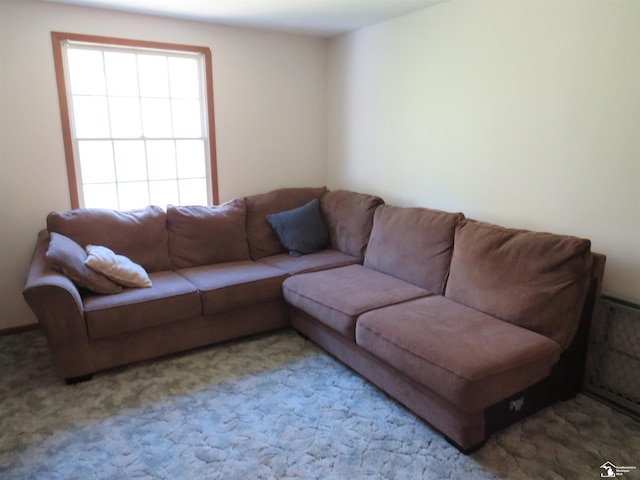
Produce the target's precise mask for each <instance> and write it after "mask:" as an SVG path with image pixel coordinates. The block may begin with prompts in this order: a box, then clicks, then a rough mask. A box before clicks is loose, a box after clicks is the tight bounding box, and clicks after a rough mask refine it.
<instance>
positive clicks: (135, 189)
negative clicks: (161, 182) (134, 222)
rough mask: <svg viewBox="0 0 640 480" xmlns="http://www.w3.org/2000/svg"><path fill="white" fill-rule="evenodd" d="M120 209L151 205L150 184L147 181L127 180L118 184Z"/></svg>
mask: <svg viewBox="0 0 640 480" xmlns="http://www.w3.org/2000/svg"><path fill="white" fill-rule="evenodd" d="M118 193H119V195H120V209H121V210H131V209H134V208H144V207H146V206H147V205H149V186H148V184H147V182H125V183H119V184H118Z"/></svg>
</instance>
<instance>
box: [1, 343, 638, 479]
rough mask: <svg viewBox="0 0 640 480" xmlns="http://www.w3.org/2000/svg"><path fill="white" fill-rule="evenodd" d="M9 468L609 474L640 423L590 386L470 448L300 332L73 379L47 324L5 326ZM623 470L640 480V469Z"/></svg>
mask: <svg viewBox="0 0 640 480" xmlns="http://www.w3.org/2000/svg"><path fill="white" fill-rule="evenodd" d="M0 362H1V363H0V364H1V365H2V368H1V373H0V380H1V381H0V478H1V479H3V480H4V479H47V480H52V479H65V480H69V479H83V480H84V479H94V478H95V479H97V478H100V479H130V478H131V479H137V478H140V479H147V478H153V479H214V478H220V479H243V480H244V479H253V478H264V479H283V478H322V479H325V478H328V479H347V478H349V479H359V478H371V479H374V478H393V479H405V478H406V479H420V478H423V479H516V480H517V479H579V480H582V479H596V478H601V477H600V474H601V473H605V471H604V470H601V469H600V468H599V467H600V465H602V464H603V463H604V462H606V461H609V462H611V463H613V464H614V465H618V466H620V465H623V466H638V467H640V424H639V423H638V422H637V421H635V420H632V419H631V418H629V417H626V416H624V415H623V414H621V413H618V412H616V411H612V410H611V409H610V408H609V407H607V406H605V405H602V404H600V403H598V402H596V401H595V400H592V399H591V398H588V397H586V396H583V395H579V396H578V397H577V398H576V399H575V400H571V401H569V402H564V403H562V404H558V405H556V406H554V407H551V408H548V409H546V410H543V411H542V412H540V413H539V414H537V415H535V416H533V417H531V418H529V419H527V420H526V421H524V422H521V423H519V424H517V425H514V426H513V427H511V428H509V429H507V430H505V431H503V432H501V433H499V434H498V435H496V436H493V437H492V438H491V439H490V440H489V442H488V444H487V445H486V446H485V447H484V448H483V449H482V450H480V451H478V452H476V453H475V454H473V455H470V456H464V455H461V454H460V453H459V452H458V451H457V450H455V449H454V448H453V447H451V446H450V445H449V444H447V443H446V442H445V441H444V440H443V439H442V437H441V436H440V435H439V434H438V433H437V432H435V431H434V430H433V429H431V428H430V427H429V426H428V425H426V424H425V423H424V422H422V421H421V420H419V419H418V418H416V417H415V416H413V415H412V414H411V413H409V412H408V411H407V410H405V409H404V408H403V407H402V406H400V405H399V404H397V403H396V402H394V401H393V400H391V399H390V398H389V397H387V396H386V395H385V394H383V393H381V392H380V391H379V390H377V389H376V388H375V387H373V386H372V385H370V384H369V383H367V382H366V381H365V380H363V379H362V378H361V377H359V376H358V375H356V374H355V373H353V372H352V371H351V370H349V369H348V368H346V367H344V366H343V365H342V364H340V363H339V362H338V361H336V360H334V359H333V358H332V357H331V356H329V355H328V354H326V353H325V352H323V351H322V350H321V349H319V348H318V347H316V346H315V345H314V344H313V343H311V342H308V341H304V340H303V339H302V338H300V337H299V336H298V335H297V334H295V333H294V332H292V331H281V332H278V333H275V334H269V335H263V336H258V337H253V338H250V339H246V340H242V341H237V342H231V343H227V344H224V345H219V346H214V347H210V348H206V349H200V350H197V351H194V352H190V353H187V354H182V355H178V356H173V357H169V358H165V359H162V360H157V361H153V362H146V363H143V364H138V365H135V366H129V367H126V368H121V369H115V370H111V371H109V372H106V373H101V374H98V375H96V376H95V377H94V379H93V380H92V381H90V382H87V383H83V384H79V385H76V386H73V387H68V386H66V385H64V383H63V382H62V381H61V380H60V379H58V378H57V377H56V376H55V374H54V372H53V369H52V367H51V361H50V358H49V353H48V350H47V345H46V341H45V339H44V337H43V335H42V333H41V332H39V331H36V332H29V333H25V334H20V335H13V336H10V337H0ZM618 478H624V479H625V480H626V479H629V480H633V479H637V480H640V468H639V469H638V471H630V472H629V473H625V474H624V476H623V477H618Z"/></svg>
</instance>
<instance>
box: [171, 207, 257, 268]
mask: <svg viewBox="0 0 640 480" xmlns="http://www.w3.org/2000/svg"><path fill="white" fill-rule="evenodd" d="M246 211H247V210H246V207H245V204H244V201H243V200H241V199H236V200H232V201H230V202H227V203H225V204H223V205H219V206H215V207H211V206H184V207H174V206H169V207H168V208H167V230H168V232H169V258H170V259H171V264H172V265H173V266H174V267H175V268H189V267H198V266H201V265H212V264H214V263H222V262H237V261H241V260H249V246H248V244H247V233H246V230H245V220H246Z"/></svg>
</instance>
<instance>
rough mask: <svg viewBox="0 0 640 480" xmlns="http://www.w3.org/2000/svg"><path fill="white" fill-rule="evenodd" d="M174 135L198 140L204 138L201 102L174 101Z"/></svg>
mask: <svg viewBox="0 0 640 480" xmlns="http://www.w3.org/2000/svg"><path fill="white" fill-rule="evenodd" d="M172 107H173V135H174V136H175V137H183V138H184V137H187V138H197V137H201V136H202V127H201V123H202V122H201V120H200V102H199V101H198V100H173V101H172Z"/></svg>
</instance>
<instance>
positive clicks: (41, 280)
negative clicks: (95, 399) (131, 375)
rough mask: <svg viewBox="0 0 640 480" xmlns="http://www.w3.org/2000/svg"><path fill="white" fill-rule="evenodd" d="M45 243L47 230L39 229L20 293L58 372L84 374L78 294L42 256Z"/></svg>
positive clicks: (85, 358) (82, 323)
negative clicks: (44, 338) (43, 337)
mask: <svg viewBox="0 0 640 480" xmlns="http://www.w3.org/2000/svg"><path fill="white" fill-rule="evenodd" d="M48 245H49V233H48V232H47V231H46V230H43V231H41V232H40V233H39V234H38V241H37V243H36V247H35V249H34V252H33V256H32V258H31V264H30V265H29V271H28V273H27V278H26V281H25V284H24V288H23V290H22V294H23V296H24V299H25V300H26V302H27V304H28V305H29V307H31V310H33V312H34V313H35V315H36V317H37V318H38V322H39V323H40V326H41V327H42V330H43V331H44V333H45V335H46V336H47V340H48V342H49V346H50V348H51V353H52V355H53V361H54V364H55V367H56V370H57V371H58V373H59V374H60V375H61V376H62V377H64V378H72V377H78V376H82V375H86V374H87V373H90V371H91V368H90V365H91V361H90V356H89V345H88V336H87V327H86V324H85V321H84V311H83V306H82V297H81V296H80V292H79V291H78V288H77V287H76V285H75V284H74V283H73V282H72V281H71V280H70V279H69V278H68V277H67V276H66V275H64V274H62V273H60V272H58V271H56V270H54V269H53V268H52V267H51V266H50V265H49V262H48V261H47V258H46V256H45V254H46V251H47V248H48ZM88 367H89V368H88Z"/></svg>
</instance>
